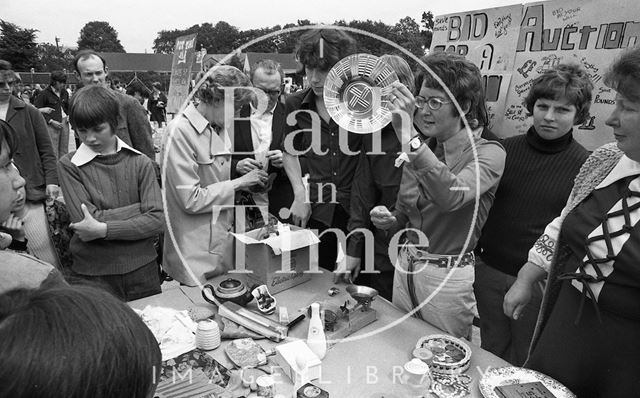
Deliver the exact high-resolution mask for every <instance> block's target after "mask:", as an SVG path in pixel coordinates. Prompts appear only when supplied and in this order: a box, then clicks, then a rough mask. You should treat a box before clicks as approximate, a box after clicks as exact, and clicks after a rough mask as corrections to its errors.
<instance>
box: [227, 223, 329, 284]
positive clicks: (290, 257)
mask: <svg viewBox="0 0 640 398" xmlns="http://www.w3.org/2000/svg"><path fill="white" fill-rule="evenodd" d="M262 235H264V230H263V229H254V230H251V231H249V232H246V233H243V234H236V233H234V234H233V236H234V237H235V238H236V248H235V251H236V256H235V258H236V269H235V271H236V272H238V271H241V270H242V268H243V266H244V269H245V270H246V271H250V273H247V274H246V277H247V280H248V281H249V282H253V283H257V284H260V285H262V284H264V285H266V286H267V288H268V289H269V292H270V293H271V294H275V293H278V292H281V291H283V290H286V289H289V288H290V287H293V286H296V285H299V284H300V283H303V282H306V281H308V280H310V279H311V274H310V273H304V271H307V270H309V269H312V268H313V269H317V267H318V256H317V255H315V256H310V249H311V248H312V247H313V246H314V245H316V248H314V251H315V252H316V253H317V244H318V242H320V240H319V239H318V237H317V236H316V235H315V234H314V233H313V232H311V230H308V229H303V228H299V227H296V226H288V225H286V226H282V225H281V226H279V228H278V235H271V236H268V237H266V238H265V237H263V236H262ZM243 251H244V256H242V253H243ZM241 258H244V263H241V262H240V261H239V260H240V259H241Z"/></svg>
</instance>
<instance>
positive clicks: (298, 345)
mask: <svg viewBox="0 0 640 398" xmlns="http://www.w3.org/2000/svg"><path fill="white" fill-rule="evenodd" d="M274 360H275V361H276V363H277V364H278V365H280V367H281V368H282V372H283V373H284V374H285V375H287V376H289V378H290V379H291V381H292V382H293V383H294V385H302V384H304V383H307V382H309V381H311V380H315V379H318V378H320V375H321V373H322V361H320V359H319V358H318V356H317V355H316V354H314V353H313V351H311V348H309V346H308V345H307V343H305V342H304V341H302V340H294V341H292V342H290V343H285V344H280V345H278V346H276V355H275V358H274Z"/></svg>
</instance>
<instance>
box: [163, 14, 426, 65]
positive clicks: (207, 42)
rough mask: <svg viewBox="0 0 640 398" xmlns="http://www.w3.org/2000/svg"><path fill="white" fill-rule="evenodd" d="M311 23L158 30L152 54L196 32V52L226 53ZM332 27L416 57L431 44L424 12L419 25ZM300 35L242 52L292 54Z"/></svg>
mask: <svg viewBox="0 0 640 398" xmlns="http://www.w3.org/2000/svg"><path fill="white" fill-rule="evenodd" d="M312 24H313V23H312V22H311V21H309V20H306V19H305V20H298V21H297V23H296V24H293V23H291V24H286V25H284V26H282V27H281V26H280V25H276V26H273V27H265V28H258V29H249V30H244V31H240V30H239V29H238V28H236V27H235V26H232V25H229V24H228V23H227V22H224V21H220V22H218V23H216V24H215V25H212V24H210V23H208V22H206V23H203V24H201V25H194V26H191V27H190V28H187V29H173V30H162V31H160V32H158V35H157V37H156V38H155V39H154V41H153V50H154V51H155V52H156V53H162V54H171V53H173V47H174V44H175V41H176V39H177V38H178V37H180V36H184V35H188V34H192V33H197V34H198V36H197V38H196V49H198V50H200V49H202V48H204V49H206V50H207V52H208V53H209V54H226V53H230V52H232V51H233V50H235V49H237V48H238V47H240V46H242V45H244V44H247V43H249V42H250V41H251V40H254V39H257V38H260V37H262V36H265V35H267V34H269V33H273V32H277V31H279V30H281V29H287V28H292V27H296V26H307V25H312ZM334 24H335V25H339V26H348V27H350V28H355V29H359V30H362V31H365V32H368V33H373V34H376V35H378V36H380V37H384V38H386V39H388V40H390V41H392V42H394V43H397V44H399V45H401V46H402V47H404V48H405V49H407V50H409V51H410V52H411V53H413V54H414V55H416V56H417V57H421V56H423V55H424V53H425V49H427V48H429V46H430V45H431V35H432V32H433V14H432V13H431V11H428V12H424V13H423V14H422V20H421V24H418V22H416V21H415V20H414V19H413V18H411V17H410V16H407V17H405V18H402V19H401V20H400V21H398V23H396V24H395V25H393V26H392V25H387V24H385V23H384V22H382V21H372V20H366V21H359V20H353V21H349V22H347V21H345V20H340V21H336V22H335V23H334ZM303 33H304V31H303V30H300V31H294V32H288V33H281V34H278V35H274V36H273V37H270V38H268V39H266V40H261V41H259V42H257V43H255V44H252V45H250V46H248V47H247V48H246V49H245V51H252V52H266V53H292V52H294V51H295V46H296V43H297V42H298V38H299V37H300V36H301V35H302V34H303ZM353 36H354V38H355V39H356V40H357V41H358V44H359V46H360V51H363V52H367V53H371V54H375V55H381V54H389V53H398V50H397V49H395V48H394V47H393V46H391V45H388V44H384V43H382V42H380V41H379V40H378V39H376V38H373V37H371V36H368V35H366V34H360V33H353Z"/></svg>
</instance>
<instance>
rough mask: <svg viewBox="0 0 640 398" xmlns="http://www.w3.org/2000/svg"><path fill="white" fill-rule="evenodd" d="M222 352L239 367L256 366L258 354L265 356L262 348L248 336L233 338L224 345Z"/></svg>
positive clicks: (258, 358) (258, 360)
mask: <svg viewBox="0 0 640 398" xmlns="http://www.w3.org/2000/svg"><path fill="white" fill-rule="evenodd" d="M224 352H225V353H226V354H227V356H228V357H229V359H230V360H231V362H233V364H234V365H236V366H237V367H239V368H246V367H255V366H258V365H259V363H260V356H261V355H262V356H265V353H264V349H263V348H262V347H261V346H260V345H259V344H258V343H256V342H255V341H253V339H250V338H246V339H236V340H233V341H232V342H231V343H229V344H228V345H227V346H226V347H225V349H224Z"/></svg>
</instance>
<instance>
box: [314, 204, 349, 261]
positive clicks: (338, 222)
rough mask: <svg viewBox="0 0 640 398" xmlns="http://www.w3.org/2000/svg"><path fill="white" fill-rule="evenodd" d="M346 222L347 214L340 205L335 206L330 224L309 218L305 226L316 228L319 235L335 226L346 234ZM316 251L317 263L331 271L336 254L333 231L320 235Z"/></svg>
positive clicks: (347, 219)
mask: <svg viewBox="0 0 640 398" xmlns="http://www.w3.org/2000/svg"><path fill="white" fill-rule="evenodd" d="M348 222H349V214H348V213H347V212H346V211H345V210H344V209H343V208H342V206H336V209H335V211H334V213H333V221H332V223H331V226H327V225H325V224H324V223H321V222H319V221H317V220H314V219H313V218H310V219H309V222H308V223H307V228H309V229H314V230H317V231H318V235H321V234H322V233H323V232H324V231H325V230H327V229H329V228H337V229H339V230H341V231H342V232H344V233H345V235H346V233H347V223H348ZM318 252H319V253H318V257H319V258H318V265H319V266H320V267H322V268H324V269H328V270H329V271H333V270H334V269H335V268H336V258H337V256H338V238H337V237H336V234H335V233H332V232H327V233H325V234H324V235H322V236H320V244H319V247H318Z"/></svg>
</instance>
